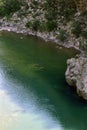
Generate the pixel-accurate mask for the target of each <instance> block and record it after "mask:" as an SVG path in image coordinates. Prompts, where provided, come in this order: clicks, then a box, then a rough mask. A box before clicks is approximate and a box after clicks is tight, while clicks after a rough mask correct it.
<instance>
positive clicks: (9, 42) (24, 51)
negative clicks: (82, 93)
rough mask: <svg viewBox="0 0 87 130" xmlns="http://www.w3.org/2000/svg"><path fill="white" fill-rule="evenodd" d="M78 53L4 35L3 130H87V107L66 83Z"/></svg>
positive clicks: (0, 56) (0, 65)
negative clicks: (69, 65) (68, 62)
mask: <svg viewBox="0 0 87 130" xmlns="http://www.w3.org/2000/svg"><path fill="white" fill-rule="evenodd" d="M76 53H77V52H76V51H75V50H73V49H70V50H69V49H65V48H61V47H59V46H58V45H56V44H54V43H50V42H47V43H46V42H44V41H43V40H41V39H38V38H35V37H32V36H23V35H20V34H15V33H8V32H1V33H0V130H87V124H86V122H87V105H86V103H84V102H83V101H81V100H80V99H79V98H78V96H77V95H76V93H75V92H74V91H72V90H71V89H70V87H69V86H68V85H67V84H66V82H65V77H64V73H65V70H66V60H67V58H70V57H72V56H74V55H75V54H76Z"/></svg>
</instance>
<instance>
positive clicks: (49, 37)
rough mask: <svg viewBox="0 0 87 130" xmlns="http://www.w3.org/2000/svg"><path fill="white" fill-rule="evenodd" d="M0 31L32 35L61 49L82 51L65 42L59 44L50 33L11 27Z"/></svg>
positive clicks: (1, 28) (0, 28) (2, 28)
mask: <svg viewBox="0 0 87 130" xmlns="http://www.w3.org/2000/svg"><path fill="white" fill-rule="evenodd" d="M1 31H8V32H14V33H18V34H23V35H32V36H36V37H38V38H41V39H43V40H44V41H45V42H48V41H50V42H54V43H55V44H57V45H60V46H62V47H65V48H68V49H69V48H74V49H76V50H77V51H80V53H82V52H83V51H82V50H81V49H79V48H78V47H76V46H74V45H69V44H68V45H67V44H66V42H61V41H60V40H58V39H57V38H55V37H54V36H53V35H52V33H48V32H44V33H42V32H34V31H32V30H30V29H26V28H25V29H18V28H17V27H13V26H12V27H11V26H5V27H3V26H2V27H0V32H1Z"/></svg>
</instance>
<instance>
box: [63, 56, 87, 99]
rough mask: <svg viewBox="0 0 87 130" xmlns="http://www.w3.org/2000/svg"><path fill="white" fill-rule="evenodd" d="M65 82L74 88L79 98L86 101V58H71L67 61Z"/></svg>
mask: <svg viewBox="0 0 87 130" xmlns="http://www.w3.org/2000/svg"><path fill="white" fill-rule="evenodd" d="M65 76H66V81H67V83H68V84H69V85H70V86H74V87H76V90H77V93H78V95H79V96H81V97H82V98H84V99H86V100H87V58H85V57H82V56H80V57H79V58H71V59H69V60H67V70H66V73H65Z"/></svg>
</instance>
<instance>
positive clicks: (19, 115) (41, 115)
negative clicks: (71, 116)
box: [0, 70, 61, 130]
mask: <svg viewBox="0 0 87 130" xmlns="http://www.w3.org/2000/svg"><path fill="white" fill-rule="evenodd" d="M0 72H1V73H0V129H1V130H19V129H21V130H24V129H25V130H29V129H30V130H48V129H50V130H61V126H60V124H58V122H56V121H55V120H53V119H52V117H51V116H50V115H49V113H48V112H46V111H45V110H40V108H39V109H38V106H37V105H36V102H35V101H34V100H33V101H32V99H31V97H30V98H29V97H28V96H27V94H29V96H31V94H30V93H27V92H26V93H25V90H23V88H22V86H20V87H21V88H22V90H21V89H20V92H19V91H18V89H17V91H18V93H13V92H12V95H15V96H18V95H19V94H20V93H21V92H22V93H21V94H23V98H24V99H23V100H25V101H26V98H28V101H27V102H26V103H25V102H24V101H23V105H25V106H24V109H23V108H22V107H21V105H18V103H17V104H16V103H15V102H14V101H13V100H12V99H11V97H10V96H9V93H8V92H7V91H6V90H5V89H4V88H6V87H8V86H9V85H12V86H14V84H11V83H9V82H7V81H6V79H5V76H6V75H5V76H4V73H3V72H2V70H0ZM16 85H17V84H16ZM18 86H19V85H18ZM14 87H16V86H14ZM13 90H14V89H13ZM16 94H18V95H16ZM33 96H34V95H33ZM34 98H35V97H34ZM16 100H17V99H16ZM18 100H19V102H22V101H21V97H19V99H18ZM19 104H20V103H19Z"/></svg>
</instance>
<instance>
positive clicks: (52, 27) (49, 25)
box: [46, 21, 57, 32]
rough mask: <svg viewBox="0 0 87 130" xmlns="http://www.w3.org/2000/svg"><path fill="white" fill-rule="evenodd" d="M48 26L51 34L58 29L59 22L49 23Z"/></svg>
mask: <svg viewBox="0 0 87 130" xmlns="http://www.w3.org/2000/svg"><path fill="white" fill-rule="evenodd" d="M46 24H47V30H48V31H49V32H50V31H53V30H56V29H57V21H47V23H46Z"/></svg>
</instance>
